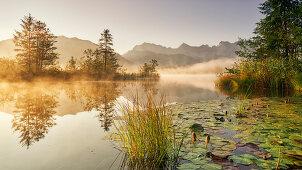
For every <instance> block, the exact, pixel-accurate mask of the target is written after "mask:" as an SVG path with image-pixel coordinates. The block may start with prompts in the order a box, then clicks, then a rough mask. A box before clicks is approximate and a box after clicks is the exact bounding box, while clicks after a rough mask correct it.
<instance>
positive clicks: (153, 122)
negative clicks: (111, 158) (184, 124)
mask: <svg viewBox="0 0 302 170" xmlns="http://www.w3.org/2000/svg"><path fill="white" fill-rule="evenodd" d="M121 110H122V114H121V116H120V118H119V119H118V120H117V121H116V122H115V124H114V126H115V129H116V132H117V135H118V137H119V139H120V141H121V146H122V148H123V150H124V152H125V155H126V156H125V158H126V161H125V162H126V164H127V166H128V167H129V166H130V167H131V169H141V168H144V169H155V168H160V169H174V168H175V167H176V163H177V160H178V154H179V151H180V147H181V145H182V143H183V139H184V137H183V138H181V139H180V140H179V139H177V137H175V136H176V135H175V134H176V132H175V130H174V125H173V114H174V111H173V109H171V108H170V107H168V106H167V105H166V104H165V100H164V97H161V98H160V99H159V101H156V99H155V96H153V95H152V94H151V93H149V94H148V95H147V99H146V102H141V101H139V99H138V97H136V98H135V100H134V102H133V104H131V105H130V104H124V105H121ZM178 141H179V142H178ZM147 167H148V168H147Z"/></svg>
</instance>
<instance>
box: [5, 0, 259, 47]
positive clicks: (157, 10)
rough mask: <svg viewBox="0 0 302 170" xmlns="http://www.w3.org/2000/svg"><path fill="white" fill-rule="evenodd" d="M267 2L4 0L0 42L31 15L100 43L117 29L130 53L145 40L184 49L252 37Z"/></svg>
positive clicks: (57, 30) (119, 42)
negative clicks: (105, 33)
mask: <svg viewBox="0 0 302 170" xmlns="http://www.w3.org/2000/svg"><path fill="white" fill-rule="evenodd" d="M262 2H264V0H0V40H4V39H8V38H12V37H13V34H14V30H15V29H17V30H19V29H20V26H19V24H20V19H21V18H22V17H23V16H24V15H26V14H28V13H31V14H32V15H33V16H34V17H36V18H37V19H39V20H42V21H44V22H46V24H47V25H48V27H49V28H50V29H51V30H52V32H53V33H54V34H56V35H65V36H67V37H78V38H80V39H86V40H91V41H92V42H95V43H96V42H97V41H98V38H99V35H100V32H101V31H102V30H103V29H104V28H108V29H110V30H111V33H112V34H113V36H114V47H115V49H116V51H117V52H119V53H124V52H126V51H128V50H130V49H132V48H133V46H134V45H137V44H141V43H143V42H150V43H156V44H161V45H164V46H168V47H178V46H179V45H181V44H182V43H183V42H185V43H187V44H189V45H195V46H199V45H201V44H209V45H217V44H218V43H219V42H220V41H231V42H234V41H236V40H237V39H238V37H243V38H245V37H250V36H252V31H253V29H254V27H255V23H256V22H258V21H259V19H260V18H262V17H263V16H262V15H261V14H260V13H259V10H258V8H257V7H258V6H259V3H262Z"/></svg>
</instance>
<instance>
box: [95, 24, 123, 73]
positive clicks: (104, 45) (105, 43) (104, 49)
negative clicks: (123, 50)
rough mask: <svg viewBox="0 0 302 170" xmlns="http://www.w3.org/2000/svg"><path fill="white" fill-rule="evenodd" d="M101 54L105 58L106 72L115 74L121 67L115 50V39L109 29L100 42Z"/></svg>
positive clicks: (102, 35)
mask: <svg viewBox="0 0 302 170" xmlns="http://www.w3.org/2000/svg"><path fill="white" fill-rule="evenodd" d="M99 52H100V54H101V55H102V56H103V62H104V63H103V64H104V67H103V69H104V72H105V73H114V72H116V70H117V69H118V68H119V67H120V65H119V64H118V60H117V58H116V54H115V52H114V49H113V37H112V35H111V34H110V31H109V29H105V30H104V31H103V33H102V34H101V38H100V40H99Z"/></svg>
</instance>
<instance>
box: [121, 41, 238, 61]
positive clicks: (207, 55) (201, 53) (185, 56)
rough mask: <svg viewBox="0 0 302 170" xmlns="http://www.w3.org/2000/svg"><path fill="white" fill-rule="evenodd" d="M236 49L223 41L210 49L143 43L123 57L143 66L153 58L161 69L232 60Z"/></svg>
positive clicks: (205, 47) (206, 46) (231, 44)
mask: <svg viewBox="0 0 302 170" xmlns="http://www.w3.org/2000/svg"><path fill="white" fill-rule="evenodd" d="M238 49H239V47H238V46H237V45H236V43H230V42H225V41H222V42H220V43H219V45H217V46H212V47H210V46H208V45H201V46H199V47H195V46H189V45H188V44H185V43H183V44H182V45H180V46H179V47H178V48H167V47H164V46H161V45H156V44H151V43H143V44H141V45H137V46H135V47H134V48H133V49H132V50H131V51H129V52H127V53H126V54H124V55H123V57H124V58H126V59H128V60H130V61H133V62H135V63H136V64H143V63H144V62H146V61H149V60H150V59H152V58H154V59H157V60H158V61H159V65H160V66H161V67H171V66H187V65H192V64H196V63H202V62H207V61H211V60H215V59H234V58H236V57H237V56H236V54H235V51H236V50H238Z"/></svg>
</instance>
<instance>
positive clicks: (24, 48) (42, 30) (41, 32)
mask: <svg viewBox="0 0 302 170" xmlns="http://www.w3.org/2000/svg"><path fill="white" fill-rule="evenodd" d="M21 22H22V23H21V27H22V30H21V31H16V34H15V35H14V43H15V46H16V48H15V51H16V52H17V56H16V58H17V60H18V63H19V65H20V66H21V67H22V68H23V71H25V73H27V74H29V75H32V74H33V73H40V72H41V71H42V70H43V68H45V67H46V66H49V65H54V64H55V61H56V59H57V58H58V54H57V53H55V50H56V47H55V46H54V43H55V42H56V40H55V39H56V36H54V35H53V34H52V33H51V32H50V30H49V28H47V27H46V24H45V23H44V22H41V21H37V20H36V19H35V18H34V17H32V16H31V14H29V15H28V16H24V18H23V19H22V20H21Z"/></svg>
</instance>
